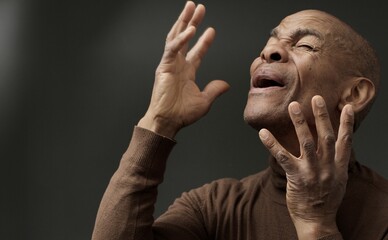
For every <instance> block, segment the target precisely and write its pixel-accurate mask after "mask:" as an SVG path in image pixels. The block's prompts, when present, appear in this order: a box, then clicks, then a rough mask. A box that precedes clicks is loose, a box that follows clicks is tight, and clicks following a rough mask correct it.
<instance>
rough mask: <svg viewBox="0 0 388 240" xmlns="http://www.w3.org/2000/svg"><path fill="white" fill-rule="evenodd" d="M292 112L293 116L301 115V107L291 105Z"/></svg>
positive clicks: (295, 104)
mask: <svg viewBox="0 0 388 240" xmlns="http://www.w3.org/2000/svg"><path fill="white" fill-rule="evenodd" d="M290 108H291V111H292V113H293V114H299V113H300V107H299V104H298V103H291V105H290Z"/></svg>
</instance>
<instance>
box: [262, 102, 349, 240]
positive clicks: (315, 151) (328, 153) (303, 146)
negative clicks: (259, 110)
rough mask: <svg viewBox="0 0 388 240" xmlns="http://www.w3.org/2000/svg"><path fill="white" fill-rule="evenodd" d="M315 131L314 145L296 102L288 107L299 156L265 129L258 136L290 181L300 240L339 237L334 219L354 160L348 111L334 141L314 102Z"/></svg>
mask: <svg viewBox="0 0 388 240" xmlns="http://www.w3.org/2000/svg"><path fill="white" fill-rule="evenodd" d="M312 108H313V114H314V117H315V124H316V129H317V136H318V137H317V142H315V140H314V138H313V136H312V134H311V132H310V129H309V127H308V124H307V122H306V120H305V118H304V116H303V113H302V112H301V110H300V107H299V104H298V103H297V102H292V103H291V104H290V105H289V114H290V117H291V119H292V122H293V124H294V127H295V130H296V134H297V137H298V140H299V144H300V156H299V157H296V156H293V155H292V154H291V153H289V152H288V151H287V150H286V149H284V148H283V147H282V146H281V145H280V144H279V142H278V141H277V140H276V139H275V137H274V136H273V135H272V134H271V133H270V132H269V131H268V130H266V129H262V130H261V131H260V132H259V135H260V138H261V140H262V142H263V143H264V145H265V146H266V147H267V148H268V149H269V151H270V152H271V154H272V155H273V156H274V157H275V158H276V160H277V162H278V163H279V165H280V166H281V167H282V168H283V169H284V171H285V172H286V176H287V194H286V198H287V207H288V210H289V213H290V216H291V218H292V220H293V222H294V225H295V227H296V230H297V233H298V237H299V239H312V238H311V237H319V236H322V235H325V234H331V233H335V232H337V233H338V229H337V225H336V213H337V210H338V208H339V206H340V204H341V202H342V199H343V196H344V194H345V191H346V183H347V179H348V163H349V159H350V155H351V148H352V147H351V138H352V133H353V123H354V113H353V110H352V107H351V106H350V105H346V106H345V107H344V108H343V110H342V113H341V118H340V126H339V130H338V136H337V137H336V136H335V133H334V131H333V128H332V126H331V122H330V117H329V115H328V112H327V110H326V106H325V102H324V100H323V98H322V97H321V96H315V97H313V99H312Z"/></svg>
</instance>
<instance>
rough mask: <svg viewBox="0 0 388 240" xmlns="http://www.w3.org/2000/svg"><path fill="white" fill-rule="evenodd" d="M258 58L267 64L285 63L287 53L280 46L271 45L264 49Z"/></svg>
mask: <svg viewBox="0 0 388 240" xmlns="http://www.w3.org/2000/svg"><path fill="white" fill-rule="evenodd" d="M260 58H261V59H262V60H263V61H265V62H268V63H271V62H281V63H282V62H287V61H288V53H287V51H286V49H284V47H282V46H281V45H280V44H271V45H267V46H265V47H264V49H263V51H262V52H261V54H260Z"/></svg>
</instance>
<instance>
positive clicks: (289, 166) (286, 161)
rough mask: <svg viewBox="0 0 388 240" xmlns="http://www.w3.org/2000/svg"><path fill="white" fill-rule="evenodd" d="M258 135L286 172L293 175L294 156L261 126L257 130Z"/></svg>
mask: <svg viewBox="0 0 388 240" xmlns="http://www.w3.org/2000/svg"><path fill="white" fill-rule="evenodd" d="M259 137H260V140H261V142H262V143H263V144H264V146H265V147H266V148H267V149H268V151H269V152H270V153H271V155H272V156H273V157H274V158H275V159H276V161H277V162H278V163H279V165H280V166H281V167H282V168H283V169H284V171H285V172H286V173H287V174H289V175H293V174H295V173H296V172H297V166H296V164H297V162H296V161H295V158H294V156H292V155H291V153H289V152H288V151H287V150H286V149H284V148H283V146H282V145H281V144H280V143H279V142H278V141H277V140H276V138H275V137H274V136H273V135H272V134H271V132H269V131H268V130H267V129H265V128H263V129H261V130H260V131H259Z"/></svg>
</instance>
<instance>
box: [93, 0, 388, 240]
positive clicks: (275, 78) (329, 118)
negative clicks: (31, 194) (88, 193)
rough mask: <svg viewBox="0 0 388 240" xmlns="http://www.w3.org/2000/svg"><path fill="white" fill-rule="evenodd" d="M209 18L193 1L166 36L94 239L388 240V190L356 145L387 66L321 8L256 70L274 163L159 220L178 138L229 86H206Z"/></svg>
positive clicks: (296, 19)
mask: <svg viewBox="0 0 388 240" xmlns="http://www.w3.org/2000/svg"><path fill="white" fill-rule="evenodd" d="M204 14H205V8H204V6H203V5H198V6H195V4H194V3H193V2H187V4H186V6H185V8H184V9H183V11H182V13H181V15H180V17H179V18H178V20H177V22H176V23H175V25H174V26H173V27H172V29H171V31H170V33H169V34H168V36H167V40H166V47H165V52H164V55H163V57H162V60H161V62H160V64H159V66H158V68H157V71H156V78H155V84H154V89H153V93H152V98H151V102H150V106H149V108H148V110H147V112H146V114H145V116H144V117H143V118H142V119H141V120H140V121H139V123H138V125H137V126H136V127H135V130H134V133H133V136H132V140H131V143H130V145H129V148H128V150H127V151H126V152H125V154H124V155H123V158H122V160H121V162H120V166H119V168H118V170H117V171H116V173H115V174H114V176H113V177H112V179H111V182H110V184H109V186H108V188H107V190H106V192H105V195H104V197H103V199H102V202H101V205H100V208H99V211H98V215H97V219H96V225H95V229H94V233H93V239H104V240H106V239H109V240H111V239H185V240H191V239H193V240H194V239H209V240H210V239H223V240H226V239H230V240H237V239H244V240H245V239H255V240H257V239H271V240H273V239H368V240H371V239H387V238H388V206H387V205H388V204H387V203H388V182H387V180H385V179H383V178H382V177H381V176H379V175H378V174H376V173H375V172H373V171H371V170H370V169H368V168H367V167H365V166H362V165H361V164H360V163H358V162H357V161H356V160H355V156H354V154H353V151H352V144H351V142H352V140H351V139H352V133H353V132H354V131H355V130H356V129H357V127H358V126H359V124H360V122H361V121H362V120H363V118H364V117H365V116H366V114H367V112H368V110H369V109H370V107H371V105H372V103H373V100H374V98H375V96H376V92H377V89H378V86H379V71H380V69H379V63H378V60H377V58H376V55H375V53H374V51H373V49H372V48H371V46H370V45H369V44H368V43H367V41H366V40H365V39H363V38H362V37H361V36H360V35H359V34H357V33H356V32H355V31H354V30H353V29H352V28H351V27H349V26H348V25H347V24H345V23H344V22H342V21H340V20H339V19H337V18H335V17H334V16H331V15H329V14H327V13H325V12H321V11H317V10H305V11H301V12H297V13H295V14H293V15H290V16H287V17H286V18H284V19H283V20H282V21H281V23H280V24H279V25H278V26H277V27H276V28H274V29H273V30H272V32H271V36H270V38H269V40H268V42H267V44H266V46H265V47H264V49H263V51H262V52H261V54H260V56H258V57H257V59H256V60H254V62H253V63H252V65H251V69H250V72H251V88H250V91H249V93H248V102H247V105H246V108H245V112H244V119H245V121H246V122H247V123H248V124H249V125H250V126H252V127H253V128H254V129H256V130H257V131H259V136H260V139H261V141H262V142H263V144H264V145H265V146H266V147H267V148H268V150H269V151H270V153H271V157H270V167H269V168H267V169H266V170H264V171H262V172H259V173H257V174H255V175H252V176H248V177H246V178H244V179H242V180H237V179H220V180H217V181H214V182H212V183H210V184H206V185H204V186H202V187H200V188H198V189H194V190H192V191H190V192H187V193H184V194H183V195H182V197H181V198H179V199H177V200H176V201H175V203H174V204H173V205H172V206H171V207H170V208H169V209H168V211H167V212H166V213H165V214H163V215H162V216H161V217H159V218H158V219H156V220H154V218H153V216H152V214H153V210H154V204H155V202H156V197H157V187H158V185H159V184H160V183H161V182H162V179H163V174H164V170H165V165H166V160H167V157H168V154H169V153H170V151H171V149H172V148H173V145H174V144H175V142H174V141H173V140H172V139H173V138H174V136H175V135H176V134H177V132H178V131H179V130H180V129H181V128H183V127H185V126H188V125H190V124H192V123H194V122H195V121H197V120H198V119H200V118H201V117H202V116H204V115H205V114H206V113H207V112H208V111H209V109H210V106H211V104H212V102H213V101H214V100H215V99H216V98H217V97H218V96H219V95H221V94H222V93H224V92H225V91H227V90H228V88H229V85H228V84H227V83H226V82H224V81H220V80H215V81H212V82H210V83H209V84H208V85H207V86H206V87H205V88H204V90H203V91H201V90H200V89H199V88H198V87H197V85H196V83H195V74H196V70H197V69H198V67H199V65H200V63H201V59H202V58H203V57H204V55H205V53H206V51H207V50H208V48H209V46H210V44H211V43H212V41H213V39H214V36H215V31H214V29H212V28H209V29H207V30H206V31H205V32H204V33H203V35H202V36H201V37H200V38H199V40H198V42H197V43H196V44H195V45H194V47H193V48H192V49H191V50H189V49H188V42H189V40H190V39H192V38H193V36H194V35H195V32H196V28H197V26H198V25H199V24H200V22H201V20H202V19H203V17H204Z"/></svg>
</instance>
